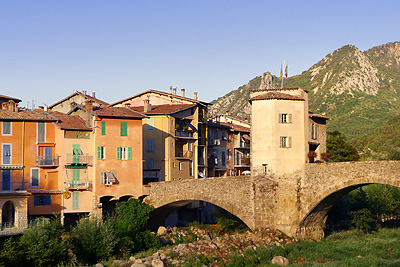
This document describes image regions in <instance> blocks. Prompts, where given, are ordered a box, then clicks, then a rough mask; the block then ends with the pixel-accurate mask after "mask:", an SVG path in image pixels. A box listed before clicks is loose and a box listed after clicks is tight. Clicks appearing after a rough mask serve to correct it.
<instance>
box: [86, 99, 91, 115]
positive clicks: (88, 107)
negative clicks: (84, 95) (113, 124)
mask: <svg viewBox="0 0 400 267" xmlns="http://www.w3.org/2000/svg"><path fill="white" fill-rule="evenodd" d="M85 109H86V112H88V113H90V112H92V110H93V103H92V101H90V100H87V101H86V105H85Z"/></svg>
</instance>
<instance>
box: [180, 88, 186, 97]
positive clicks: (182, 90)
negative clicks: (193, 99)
mask: <svg viewBox="0 0 400 267" xmlns="http://www.w3.org/2000/svg"><path fill="white" fill-rule="evenodd" d="M181 95H182V97H185V89H184V88H182V89H181Z"/></svg>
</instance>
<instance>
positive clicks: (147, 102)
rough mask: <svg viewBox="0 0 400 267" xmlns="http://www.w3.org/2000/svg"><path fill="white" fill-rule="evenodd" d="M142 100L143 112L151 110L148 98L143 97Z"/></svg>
mask: <svg viewBox="0 0 400 267" xmlns="http://www.w3.org/2000/svg"><path fill="white" fill-rule="evenodd" d="M143 102H144V105H143V108H144V110H143V111H144V112H145V113H146V112H149V111H150V110H151V104H150V99H145V100H143Z"/></svg>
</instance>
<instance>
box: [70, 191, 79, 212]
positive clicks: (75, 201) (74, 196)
mask: <svg viewBox="0 0 400 267" xmlns="http://www.w3.org/2000/svg"><path fill="white" fill-rule="evenodd" d="M72 208H73V209H79V192H72Z"/></svg>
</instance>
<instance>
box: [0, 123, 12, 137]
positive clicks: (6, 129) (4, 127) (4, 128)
mask: <svg viewBox="0 0 400 267" xmlns="http://www.w3.org/2000/svg"><path fill="white" fill-rule="evenodd" d="M1 135H12V124H11V121H3V122H2V124H1Z"/></svg>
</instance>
